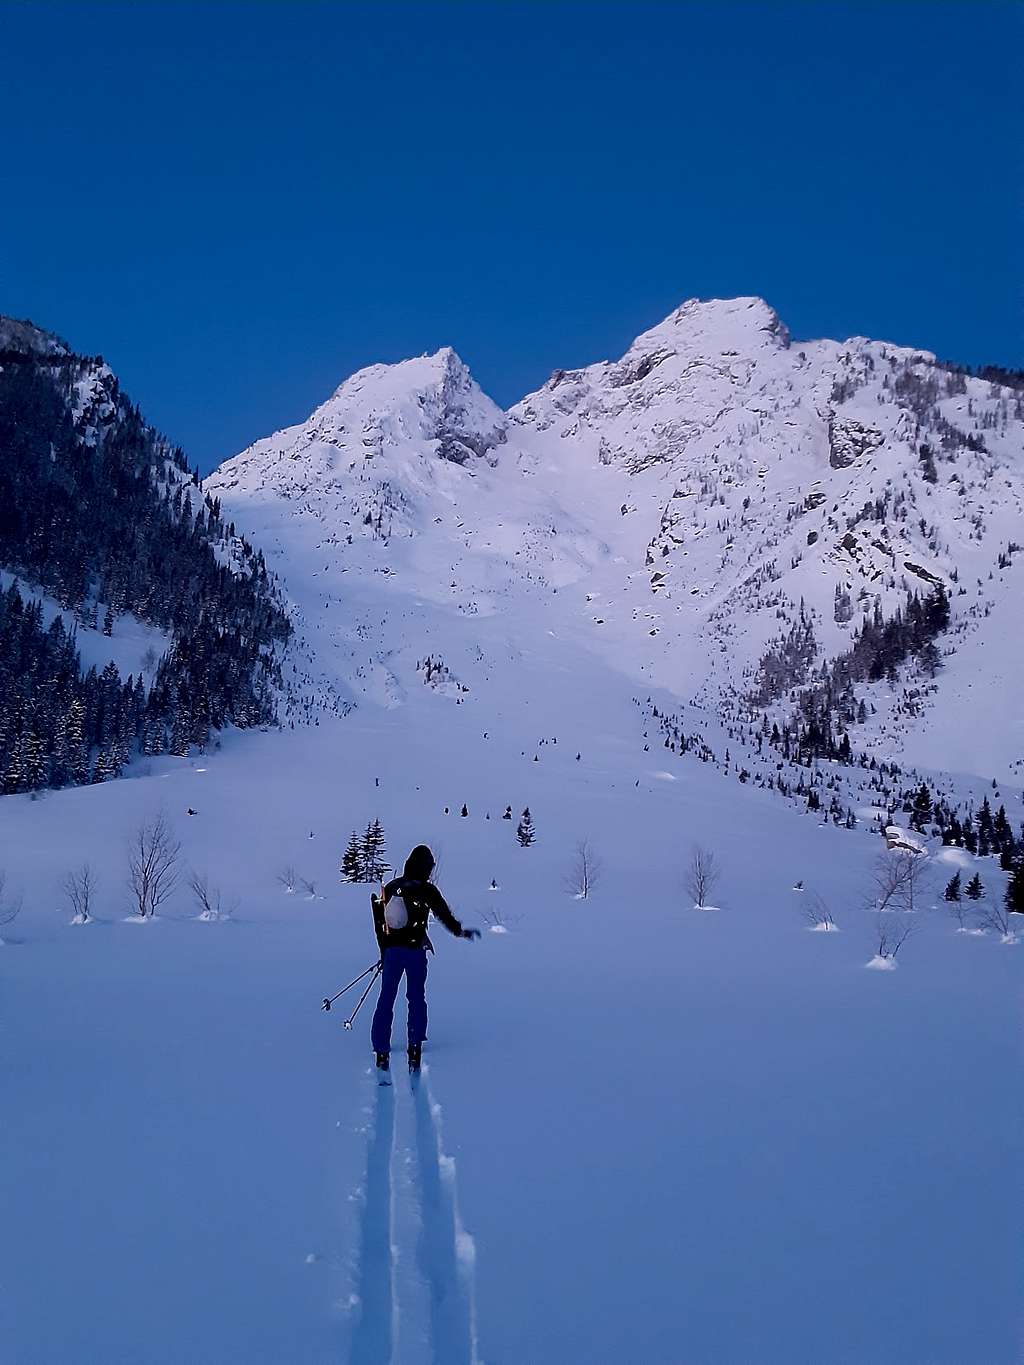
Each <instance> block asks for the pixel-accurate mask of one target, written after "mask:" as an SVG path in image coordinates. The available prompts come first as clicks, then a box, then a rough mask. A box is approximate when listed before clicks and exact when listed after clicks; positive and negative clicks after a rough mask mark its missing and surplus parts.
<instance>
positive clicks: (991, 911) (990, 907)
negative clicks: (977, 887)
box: [978, 900, 1017, 943]
mask: <svg viewBox="0 0 1024 1365" xmlns="http://www.w3.org/2000/svg"><path fill="white" fill-rule="evenodd" d="M978 919H979V921H980V923H981V925H982V927H983V928H985V929H992V930H994V931H995V933H997V934H1001V935H1002V937H1003V940H1004V941H1005V942H1008V943H1012V942H1015V941H1016V937H1017V936H1016V934H1015V933H1014V925H1013V924H1012V922H1011V920H1010V911H1009V909H1008V908H1007V906H1006V905H1005V904H1004V902H1003V901H1001V900H991V901H985V902H984V904H982V903H981V902H979V903H978Z"/></svg>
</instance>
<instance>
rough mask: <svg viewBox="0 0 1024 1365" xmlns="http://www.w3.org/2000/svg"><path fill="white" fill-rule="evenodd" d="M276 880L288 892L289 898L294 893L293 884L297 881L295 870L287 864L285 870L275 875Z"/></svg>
mask: <svg viewBox="0 0 1024 1365" xmlns="http://www.w3.org/2000/svg"><path fill="white" fill-rule="evenodd" d="M277 880H278V881H279V882H280V884H281V885H282V886H283V887H284V889H285V890H286V891H287V892H288V894H289V896H290V895H291V894H292V893H293V892H294V890H295V883H296V881H297V880H298V878H297V875H296V872H295V868H294V867H292V866H291V864H290V863H289V865H288V866H287V867H286V868H284V869H282V871H280V872H279V873H278V874H277Z"/></svg>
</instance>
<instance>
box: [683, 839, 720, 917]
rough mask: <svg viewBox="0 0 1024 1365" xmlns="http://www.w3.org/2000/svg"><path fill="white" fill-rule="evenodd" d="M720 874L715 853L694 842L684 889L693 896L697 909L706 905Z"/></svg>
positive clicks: (701, 908)
mask: <svg viewBox="0 0 1024 1365" xmlns="http://www.w3.org/2000/svg"><path fill="white" fill-rule="evenodd" d="M720 876H721V872H720V871H719V867H718V861H717V859H716V858H715V855H714V854H713V853H712V852H710V850H709V849H706V848H701V846H700V844H695V845H694V847H693V852H692V853H691V854H690V866H689V867H688V869H687V874H686V889H687V891H688V892H689V894H690V895H691V896H692V897H693V903H694V905H695V906H696V907H697V909H698V910H703V909H704V907H705V906H706V905H707V903H708V897H709V896H710V895H711V893H712V892H713V891H714V889H715V887H716V886H717V885H718V879H719V877H720Z"/></svg>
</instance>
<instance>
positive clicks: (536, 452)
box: [208, 299, 1024, 780]
mask: <svg viewBox="0 0 1024 1365" xmlns="http://www.w3.org/2000/svg"><path fill="white" fill-rule="evenodd" d="M1005 378H1006V379H1007V380H1012V378H1013V377H1012V376H1005ZM208 487H209V488H210V489H211V490H212V491H215V492H216V493H217V494H218V495H219V496H220V497H221V499H222V501H223V502H224V504H225V506H226V507H227V508H228V509H230V511H231V513H232V514H233V515H235V516H236V517H237V518H239V520H240V521H241V522H242V523H243V524H244V526H245V528H246V529H247V530H249V531H251V532H252V533H253V535H254V537H255V538H256V540H257V542H258V543H260V544H261V545H264V547H265V548H266V550H267V551H268V553H269V554H270V556H271V559H272V561H273V565H274V567H275V568H276V569H277V570H278V571H279V572H280V574H281V576H282V577H283V578H284V580H285V581H286V584H287V585H288V588H289V590H290V592H291V594H292V599H293V610H294V612H295V614H296V616H297V618H298V619H299V621H300V623H301V632H300V634H301V636H302V641H301V642H300V647H299V649H298V650H297V651H296V653H295V656H294V664H293V666H294V668H295V674H294V677H295V680H296V681H297V682H298V683H299V684H300V690H302V691H303V696H302V699H301V700H300V701H298V702H296V703H294V704H293V705H294V707H295V708H296V709H298V710H299V711H302V712H310V713H311V712H312V711H313V710H315V709H316V707H317V706H319V705H328V706H329V707H331V708H333V709H338V708H341V709H346V708H347V707H348V706H350V705H351V704H352V703H354V702H356V701H358V700H359V699H360V698H361V697H363V696H369V697H371V698H374V699H376V700H378V701H383V702H385V703H387V704H393V703H394V702H396V701H400V700H401V699H402V697H403V696H404V695H405V694H406V691H407V688H408V687H409V685H410V683H413V682H415V678H416V674H417V671H418V667H419V664H420V662H421V661H422V659H423V657H424V656H425V655H426V654H427V653H428V652H431V651H433V653H435V654H437V653H440V654H441V655H442V657H444V659H445V661H446V662H450V661H449V660H448V659H447V655H448V653H449V652H454V653H455V654H457V655H458V656H459V666H460V668H461V669H463V670H466V672H467V674H468V676H466V677H464V678H463V682H464V683H465V685H467V686H471V687H474V686H475V687H479V686H484V685H486V684H485V679H486V678H487V676H489V674H490V673H491V672H492V671H493V669H494V667H496V666H497V664H498V658H497V656H496V655H494V654H488V652H487V650H486V647H485V646H484V645H483V643H482V642H481V641H480V640H478V639H476V638H474V632H473V631H472V630H470V631H466V630H464V629H463V627H462V626H460V625H457V624H456V625H451V624H450V623H452V622H455V621H457V619H458V618H460V617H461V618H465V617H479V616H483V615H490V614H499V615H500V616H501V618H502V630H501V632H500V633H501V635H502V640H503V643H502V644H501V646H500V647H499V649H498V653H499V654H500V653H501V651H502V650H504V649H505V648H506V645H507V644H508V641H509V640H511V642H512V644H511V648H512V652H513V655H514V654H515V652H516V651H517V650H518V649H520V648H521V647H522V646H523V645H525V644H528V643H529V641H530V640H531V639H532V638H534V635H535V632H536V630H537V628H538V626H539V625H541V623H542V622H543V625H544V627H545V628H546V629H548V630H549V631H552V632H553V633H554V634H555V635H556V636H557V637H558V638H560V639H564V640H572V641H573V642H574V644H575V645H576V646H579V647H580V648H582V650H583V653H584V656H585V657H589V658H592V659H594V658H596V659H601V660H603V661H604V663H605V665H607V666H609V667H611V668H612V669H614V670H616V671H617V672H620V673H621V674H623V675H625V677H626V678H627V679H629V681H630V683H631V685H633V686H642V687H644V688H650V687H657V688H660V689H662V690H663V691H664V692H665V693H666V694H668V695H669V696H671V697H674V698H676V699H677V700H678V701H679V702H681V703H685V704H693V705H694V707H695V708H696V709H695V711H694V716H695V721H699V722H700V726H701V727H702V728H701V733H702V734H704V735H705V737H707V738H709V740H710V736H711V734H712V733H713V732H715V726H716V725H717V724H718V723H719V722H725V723H726V724H727V725H731V726H733V727H734V729H733V736H732V737H733V739H734V740H737V742H738V741H739V740H740V736H741V727H742V726H744V725H746V726H747V727H748V728H749V727H750V726H755V727H756V724H757V723H758V722H759V721H761V720H762V719H763V715H764V714H768V715H770V717H771V719H773V720H774V719H779V720H780V721H784V720H785V718H786V714H787V710H789V711H791V710H792V706H791V700H790V698H791V692H792V688H791V687H787V688H782V689H776V692H777V695H772V696H770V697H769V696H767V695H766V696H763V697H761V699H760V701H759V702H758V704H757V705H752V704H751V700H750V698H751V694H752V693H753V694H756V693H758V692H759V691H760V692H764V690H765V689H764V688H763V687H761V688H759V686H758V673H759V668H760V662H761V660H762V658H763V656H764V655H765V653H766V651H769V650H770V649H772V648H773V642H777V641H779V640H780V639H781V638H782V637H784V636H785V634H786V633H787V631H789V630H790V629H791V628H792V627H793V626H794V625H795V624H796V623H798V622H799V621H800V620H801V619H803V620H805V621H806V622H808V623H809V626H810V631H811V635H812V636H813V641H812V646H811V648H810V650H809V651H808V657H807V659H806V660H805V661H804V663H803V665H802V669H801V670H799V671H798V672H799V676H796V677H794V678H793V679H792V680H791V681H792V683H793V684H794V685H797V684H800V683H803V682H805V681H807V680H809V679H810V678H811V677H812V676H817V671H818V670H820V668H821V666H822V665H823V664H824V663H827V662H828V661H829V660H831V659H834V658H835V657H836V656H837V655H839V654H841V653H842V652H843V651H845V650H847V649H848V648H849V647H850V644H851V641H852V640H853V638H854V634H855V632H856V631H857V630H858V628H859V627H860V625H861V623H862V621H863V620H864V619H865V618H866V617H870V616H872V615H874V614H875V613H877V612H880V613H881V615H882V617H883V618H885V619H888V618H890V617H892V616H893V615H894V614H895V613H897V612H898V611H900V610H902V609H903V608H904V607H905V605H906V602H907V597H908V594H909V593H911V592H915V591H916V592H919V593H921V594H927V593H929V592H931V591H932V589H933V588H934V586H935V585H937V584H941V585H942V586H943V587H944V588H945V589H946V590H947V591H948V592H949V594H950V596H951V609H952V621H951V626H950V629H949V631H948V632H947V633H946V634H944V635H943V636H942V637H941V638H940V639H939V641H938V646H939V649H940V653H942V654H944V655H945V656H946V659H945V662H946V667H945V668H944V669H942V670H941V671H940V672H939V673H938V676H937V677H936V678H934V679H933V678H931V677H930V676H927V677H926V676H923V675H922V670H921V669H920V668H919V667H918V666H917V664H916V663H915V662H914V661H910V662H909V663H908V664H907V665H906V666H905V667H903V668H900V669H897V670H892V671H890V674H889V680H888V682H882V683H881V684H874V685H867V686H865V687H864V688H862V689H861V691H860V694H859V695H861V696H863V697H865V698H866V699H867V701H868V702H869V704H870V709H869V713H868V718H867V719H866V720H864V721H862V722H861V724H860V726H859V729H858V730H857V731H856V732H855V733H854V734H853V735H852V740H853V744H854V750H855V752H858V753H864V754H865V755H866V756H870V757H874V758H877V759H878V760H879V761H883V760H893V759H896V760H902V759H904V758H906V759H907V760H908V761H912V762H913V763H915V764H916V765H918V766H920V767H922V768H928V769H955V770H957V771H961V772H964V773H968V774H975V775H977V776H985V777H991V776H993V775H998V776H1000V777H1001V778H1004V779H1011V778H1013V777H1014V776H1017V775H1019V771H1020V764H1021V760H1022V757H1024V726H1022V721H1021V718H1020V716H1019V715H1018V714H1016V712H1014V711H1013V709H1012V708H1011V707H1010V702H1011V701H1012V689H1013V679H1014V678H1015V677H1016V676H1018V675H1019V673H1020V670H1021V668H1022V666H1024V643H1022V639H1024V633H1022V632H1018V631H1016V630H1015V629H1014V628H1013V627H1014V624H1015V621H1016V617H1017V615H1018V612H1019V606H1020V599H1021V589H1020V586H1019V582H1018V573H1019V570H1018V569H1017V568H1016V566H1015V562H1014V557H1015V553H1016V546H1015V536H1016V537H1017V538H1018V539H1021V540H1024V535H1022V534H1021V530H1022V527H1021V513H1022V509H1024V401H1022V394H1021V391H1020V390H1019V389H1016V388H1011V387H1009V386H1008V385H1007V384H1002V383H999V382H991V381H990V380H988V379H981V378H975V377H972V376H969V375H967V374H965V373H963V372H961V371H958V370H955V369H951V368H950V367H947V366H943V365H941V364H939V363H938V362H936V360H935V357H934V356H931V355H929V354H927V353H924V352H921V351H915V350H912V349H907V348H900V347H896V346H892V345H889V344H887V343H882V342H872V341H867V340H864V339H861V338H855V339H853V340H850V341H846V342H842V343H840V342H834V341H813V342H794V341H793V340H792V339H791V338H790V336H789V333H788V332H787V330H786V328H785V327H784V325H783V324H782V323H781V322H780V320H779V318H778V317H777V316H776V314H775V313H774V312H773V311H772V309H771V308H769V307H768V305H767V304H766V303H764V302H763V301H762V300H759V299H733V300H712V301H708V302H701V301H697V300H691V301H690V302H688V303H685V304H683V305H682V306H681V307H680V308H678V309H677V310H676V311H675V312H674V313H673V314H672V315H671V316H670V317H668V318H667V319H665V321H664V322H662V323H660V324H659V325H658V326H656V327H654V328H652V329H651V330H650V331H648V332H646V333H644V334H643V335H642V336H640V337H638V338H637V339H636V341H635V342H634V343H633V345H632V346H631V347H630V348H629V350H628V351H627V352H626V354H625V355H624V356H623V357H622V358H621V360H618V361H615V362H603V363H601V364H597V365H592V366H589V367H588V368H586V369H583V370H571V371H557V372H556V373H555V374H554V375H552V377H551V379H550V380H549V381H548V383H547V384H546V385H545V386H544V387H543V388H542V389H540V390H538V392H536V393H534V394H531V395H529V396H528V397H527V398H525V399H523V400H522V402H520V403H518V404H517V405H516V406H515V407H513V408H512V409H511V411H510V412H509V413H508V414H507V415H504V414H502V413H501V412H500V411H499V410H498V409H497V408H496V407H495V405H494V404H493V403H491V402H490V401H489V400H488V399H487V398H486V397H485V395H483V394H482V393H481V391H480V390H479V388H478V387H477V386H476V384H475V383H474V382H473V380H472V379H471V378H470V376H469V374H468V372H467V370H466V368H465V366H464V365H463V364H462V363H461V362H460V361H459V360H458V358H457V357H456V356H455V355H454V353H453V352H451V351H450V350H444V351H440V352H438V353H437V355H435V356H429V357H421V358H419V359H417V360H411V361H407V362H404V363H403V364H400V365H395V366H379V365H378V366H373V367H371V368H370V369H368V370H364V371H361V372H360V373H359V374H357V375H355V376H353V378H351V379H350V380H348V381H346V382H345V383H344V384H343V385H342V386H341V387H340V388H339V389H338V391H337V392H336V393H335V394H334V396H333V397H332V398H331V399H329V400H328V402H327V403H325V404H324V405H323V406H322V407H321V408H319V409H318V410H317V411H316V412H315V413H314V414H313V415H312V417H311V418H310V419H309V421H308V422H306V423H304V424H301V425H300V426H298V427H294V428H291V429H289V430H288V431H284V432H280V433H277V434H276V435H275V436H273V437H270V438H268V439H267V440H264V441H260V442H258V443H257V444H256V445H254V446H252V447H251V448H250V449H249V450H247V451H245V452H243V453H242V454H241V455H239V456H237V457H236V458H235V459H233V460H230V461H228V462H227V463H226V464H225V465H224V466H223V467H222V468H221V469H220V470H219V471H218V472H217V473H216V474H215V475H214V476H213V478H212V479H210V480H209V481H208ZM426 603H429V604H430V606H429V608H427V607H426V606H425V604H426ZM481 651H482V653H481ZM576 667H578V666H577V665H574V669H575V668H576ZM982 690H983V691H984V692H985V694H986V695H988V696H989V698H995V699H996V715H995V716H994V718H993V719H994V720H995V721H997V722H998V723H993V724H987V725H979V726H977V727H975V728H974V729H973V730H972V732H971V738H970V741H969V743H960V742H955V741H954V740H953V738H952V736H953V734H954V733H956V734H958V735H962V734H963V732H964V727H963V725H962V724H960V723H959V722H960V721H961V720H962V718H963V717H964V715H965V714H969V713H970V712H971V711H972V710H974V701H975V698H976V696H977V695H978V693H979V691H982ZM566 700H567V704H570V705H571V692H570V694H569V696H568V697H567V699H566ZM709 726H710V727H711V728H710V729H709V728H708V727H709ZM718 733H719V734H720V733H721V732H720V731H719V732H718ZM1007 741H1009V742H1007ZM747 766H748V768H750V769H751V770H752V771H754V770H756V767H757V763H756V760H755V759H754V758H751V760H750V762H749V763H748V765H747ZM765 771H767V768H766V769H765ZM757 780H761V775H758V776H757Z"/></svg>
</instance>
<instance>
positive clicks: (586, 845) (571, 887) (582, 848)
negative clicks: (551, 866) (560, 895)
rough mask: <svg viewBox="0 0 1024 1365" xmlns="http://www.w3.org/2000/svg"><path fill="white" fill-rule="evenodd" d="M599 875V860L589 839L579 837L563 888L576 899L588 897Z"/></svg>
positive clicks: (583, 899)
mask: <svg viewBox="0 0 1024 1365" xmlns="http://www.w3.org/2000/svg"><path fill="white" fill-rule="evenodd" d="M600 877H601V860H600V859H599V858H598V856H597V854H596V853H595V852H594V848H593V845H592V844H591V842H590V840H589V839H581V840H580V841H579V843H578V844H577V845H576V850H575V852H574V854H573V860H572V866H571V867H570V868H569V871H568V872H567V873H566V875H565V889H566V891H568V892H569V894H570V895H573V896H575V897H576V899H577V900H580V901H585V900H589V899H590V893H591V892H592V891H593V889H594V887H595V886H596V885H597V883H598V881H599V880H600Z"/></svg>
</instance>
